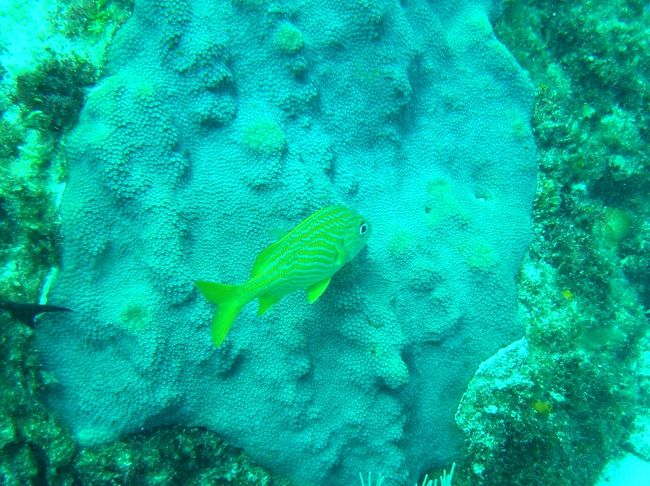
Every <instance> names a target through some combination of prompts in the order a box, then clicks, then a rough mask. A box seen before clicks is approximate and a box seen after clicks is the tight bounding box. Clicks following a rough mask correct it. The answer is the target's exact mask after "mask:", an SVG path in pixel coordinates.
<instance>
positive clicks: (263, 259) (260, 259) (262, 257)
mask: <svg viewBox="0 0 650 486" xmlns="http://www.w3.org/2000/svg"><path fill="white" fill-rule="evenodd" d="M278 243H280V242H279V241H276V242H275V243H271V244H270V245H269V246H267V247H266V248H264V249H263V250H262V251H261V252H260V254H259V255H257V258H256V259H255V263H253V268H252V269H251V278H252V277H257V276H258V275H259V274H260V273H261V272H262V271H263V270H264V269H265V268H266V267H267V266H268V264H269V261H270V260H271V257H272V256H273V253H274V252H275V249H276V248H277V246H278Z"/></svg>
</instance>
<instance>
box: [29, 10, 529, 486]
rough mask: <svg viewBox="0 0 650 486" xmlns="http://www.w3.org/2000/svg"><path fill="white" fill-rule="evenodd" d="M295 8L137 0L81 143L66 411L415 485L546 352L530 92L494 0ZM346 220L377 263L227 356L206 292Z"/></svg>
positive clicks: (339, 477) (69, 220)
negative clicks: (524, 258) (318, 229)
mask: <svg viewBox="0 0 650 486" xmlns="http://www.w3.org/2000/svg"><path fill="white" fill-rule="evenodd" d="M283 5H284V4H283V3H273V5H271V4H270V3H266V2H260V1H255V2H252V1H246V2H242V1H240V2H232V3H230V2H205V1H199V0H195V1H189V0H187V1H184V0H175V1H173V0H167V1H163V0H157V1H154V0H143V1H141V2H136V7H135V11H134V14H133V17H132V18H131V19H130V20H129V21H128V22H127V23H126V24H125V25H124V27H123V28H122V30H121V31H120V32H119V33H118V35H117V37H116V40H115V42H114V44H113V46H112V49H111V52H110V56H109V57H110V61H109V63H108V67H107V70H106V77H105V78H104V79H103V80H102V81H101V82H100V83H99V85H98V86H97V87H96V88H95V89H94V90H93V91H92V92H91V93H90V96H89V100H88V103H87V105H86V107H85V108H84V110H83V112H82V114H81V118H80V122H79V125H78V126H77V128H76V129H75V130H74V132H73V134H72V136H71V137H70V139H69V140H68V147H69V150H68V158H69V170H70V173H69V182H68V186H67V190H66V193H65V196H64V200H63V204H62V218H63V238H64V241H63V247H64V255H63V271H62V273H61V277H60V279H59V281H58V284H57V288H56V290H55V293H56V300H57V302H58V303H60V304H61V305H66V306H67V307H71V308H73V309H75V311H76V312H75V313H74V314H73V315H72V317H70V316H65V318H48V319H49V320H50V322H43V323H42V326H41V331H42V332H40V334H39V336H38V339H39V346H40V348H41V349H42V352H43V359H44V362H45V365H46V367H47V368H48V369H49V370H51V371H52V372H53V373H55V375H56V377H57V378H58V380H59V384H58V385H56V386H52V387H51V388H50V390H49V398H50V401H51V403H52V404H53V405H54V406H55V407H56V409H58V410H60V412H61V413H62V414H63V416H64V418H65V419H66V420H67V422H68V423H69V424H70V426H71V427H72V429H73V430H74V432H75V434H76V436H77V438H78V440H79V441H81V442H82V443H85V444H92V443H100V442H104V441H107V440H110V439H113V438H115V437H117V436H120V435H123V434H126V433H129V432H133V431H137V430H141V429H142V428H149V427H152V426H155V425H159V424H171V423H180V424H187V425H201V426H205V427H207V428H209V429H211V430H214V431H216V432H218V433H220V434H221V435H223V436H224V437H225V438H227V439H228V440H230V441H231V442H232V443H233V444H234V445H236V446H239V447H242V448H244V449H245V450H246V451H247V452H248V453H249V455H250V456H251V457H252V458H253V459H254V460H256V461H258V462H259V463H261V464H264V465H267V466H269V467H270V468H272V469H273V470H274V471H276V472H278V473H281V474H287V475H288V476H290V477H292V478H293V479H294V480H296V481H302V482H310V483H315V484H322V485H328V484H332V485H338V484H350V482H354V481H355V478H356V477H357V474H358V472H359V471H368V470H372V471H377V472H383V473H384V475H385V476H387V477H390V478H393V479H394V480H396V481H397V482H398V483H401V484H404V483H405V482H406V480H407V479H409V480H410V481H411V482H413V480H414V479H416V477H417V476H418V474H419V473H420V471H421V470H422V469H423V468H424V467H426V466H429V465H431V464H434V463H439V462H444V461H446V460H447V459H448V458H449V457H450V456H452V455H453V454H454V453H455V451H456V448H457V444H458V437H457V435H456V434H457V431H456V430H455V426H454V421H453V414H454V411H455V409H456V405H457V402H458V400H459V398H460V396H461V394H462V391H463V390H464V388H465V385H466V384H467V381H468V380H469V378H470V377H471V376H472V374H473V373H474V371H475V368H476V366H477V365H478V363H479V362H480V361H482V360H483V359H485V358H487V357H488V356H490V355H491V354H492V353H494V352H495V351H496V350H497V349H498V348H499V347H501V346H503V345H505V344H507V343H509V342H510V341H512V340H513V339H515V338H517V337H518V336H519V335H520V333H521V330H520V327H519V324H518V322H517V319H516V302H515V276H516V272H517V268H518V265H519V262H520V259H521V255H522V253H523V251H524V250H525V247H526V245H527V242H528V238H529V224H530V221H529V219H530V214H529V213H530V205H531V199H532V196H533V190H534V182H535V155H534V152H535V149H534V145H533V140H532V136H531V134H530V132H529V130H528V128H527V127H528V120H529V109H530V87H529V84H528V82H527V79H526V78H525V76H524V75H523V74H522V72H521V71H520V69H519V68H518V67H517V66H516V64H515V62H514V61H513V60H512V58H511V56H510V55H509V53H508V52H507V51H506V50H505V49H504V48H503V46H502V45H501V44H500V43H499V42H498V41H496V40H495V38H494V36H493V33H492V28H491V24H490V17H491V15H493V14H495V13H496V6H495V5H492V4H491V3H490V2H469V1H466V2H433V3H432V2H426V1H423V0H421V1H414V2H409V3H408V4H407V5H404V6H401V5H399V4H398V3H394V4H393V3H391V4H387V3H385V2H375V1H372V0H371V1H366V2H355V3H353V4H350V3H349V2H344V1H339V2H326V3H324V2H317V1H301V2H297V3H296V2H287V4H286V6H283ZM287 29H290V30H287ZM332 203H342V204H346V205H348V206H350V207H352V208H354V209H356V210H357V211H359V212H360V213H362V214H364V215H365V216H367V218H368V219H369V220H370V221H371V223H372V224H373V227H374V232H373V234H372V236H371V238H370V241H369V243H368V246H367V250H365V251H364V253H363V254H362V255H360V257H359V258H357V259H356V260H355V261H354V262H353V263H351V264H350V265H348V266H347V267H346V268H344V269H343V270H342V271H341V272H339V273H338V274H337V275H336V276H335V278H334V279H333V282H332V284H331V286H330V288H329V289H328V290H327V292H326V293H325V295H324V296H323V297H322V299H321V300H319V301H318V302H317V303H315V304H314V305H313V306H310V305H308V304H307V302H306V301H305V297H304V295H302V294H300V293H296V294H292V295H290V296H288V297H286V298H285V299H283V300H282V301H281V302H280V303H279V304H277V305H276V306H274V308H273V309H272V310H270V311H269V312H268V313H267V314H265V315H264V316H263V317H257V316H256V315H255V313H256V309H255V305H250V306H248V307H246V308H245V309H244V310H243V313H242V314H241V316H240V317H239V319H238V321H237V322H236V323H235V325H234V327H233V329H232V331H231V333H230V335H229V337H228V339H227V340H226V342H225V343H224V346H223V347H222V348H220V349H215V348H214V347H213V346H212V344H211V342H210V333H209V330H208V326H209V322H210V319H211V315H212V312H213V309H212V308H211V306H210V305H208V304H207V303H206V302H204V301H203V300H202V299H201V298H200V296H199V295H198V292H197V291H196V289H195V288H194V286H193V285H192V282H193V281H194V280H197V279H207V280H216V281H222V282H226V283H236V282H241V281H243V280H244V279H246V278H247V276H248V272H249V270H250V266H251V265H252V262H253V260H254V258H255V256H256V255H257V253H258V252H259V251H260V250H261V249H262V248H264V247H265V246H266V245H268V244H269V243H270V242H271V241H272V236H271V235H272V231H273V230H274V229H278V228H286V229H289V228H291V227H293V226H294V225H295V223H297V222H298V221H299V220H300V219H301V218H302V217H304V216H306V215H307V214H309V213H310V212H312V211H313V210H315V209H318V208H320V207H323V206H325V205H328V204H332ZM55 319H56V322H55ZM297 458H299V460H297Z"/></svg>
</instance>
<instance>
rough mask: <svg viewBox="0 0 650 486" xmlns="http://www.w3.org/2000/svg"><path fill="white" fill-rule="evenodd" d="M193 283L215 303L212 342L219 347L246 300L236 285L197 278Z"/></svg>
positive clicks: (204, 295) (207, 298)
mask: <svg viewBox="0 0 650 486" xmlns="http://www.w3.org/2000/svg"><path fill="white" fill-rule="evenodd" d="M195 285H196V287H197V288H198V289H199V290H200V291H201V294H202V295H203V297H205V298H206V300H208V301H209V302H212V303H213V304H216V305H217V312H215V314H214V318H213V319H212V342H213V343H214V345H215V346H217V347H219V346H221V343H223V342H224V340H225V339H226V336H227V335H228V331H230V328H231V327H232V324H233V322H235V319H236V318H237V316H238V315H239V312H240V311H241V309H242V307H244V305H246V303H247V302H248V300H247V299H245V298H243V297H242V292H241V289H240V287H239V286H237V285H225V284H220V283H215V282H206V281H205V280H199V281H198V282H195Z"/></svg>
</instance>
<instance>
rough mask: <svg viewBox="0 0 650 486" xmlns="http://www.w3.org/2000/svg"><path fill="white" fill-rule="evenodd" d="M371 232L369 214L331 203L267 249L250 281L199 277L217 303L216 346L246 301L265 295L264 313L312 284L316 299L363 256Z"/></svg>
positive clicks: (309, 293) (205, 292) (208, 296)
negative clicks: (236, 282)
mask: <svg viewBox="0 0 650 486" xmlns="http://www.w3.org/2000/svg"><path fill="white" fill-rule="evenodd" d="M369 235H370V225H369V224H368V222H367V221H366V220H365V218H363V216H361V215H359V214H357V213H355V212H354V211H352V210H351V209H348V208H346V207H343V206H329V207H326V208H323V209H321V210H319V211H316V212H315V213H313V214H312V215H311V216H308V217H307V218H306V219H304V220H303V221H302V222H301V223H300V224H299V225H298V226H296V227H295V228H294V229H293V230H291V231H290V232H289V233H288V234H286V235H285V236H284V237H283V238H281V239H280V240H278V241H276V242H275V243H273V244H271V245H269V246H268V247H267V248H265V249H264V250H262V252H261V253H260V254H259V255H258V256H257V259H256V260H255V263H254V264H253V269H252V270H251V275H250V278H249V279H248V281H247V282H244V283H243V284H240V285H225V284H220V283H214V282H206V281H198V282H196V286H197V287H198V289H199V290H200V291H201V293H202V294H203V296H204V297H205V298H206V299H207V300H208V301H210V302H212V303H213V304H216V305H217V312H216V313H215V315H214V318H213V319H212V341H213V342H214V344H215V346H221V343H223V341H224V340H225V339H226V335H227V334H228V331H229V330H230V327H231V326H232V323H233V322H234V321H235V319H236V318H237V315H238V314H239V312H240V311H241V309H242V307H244V306H245V305H246V304H247V303H248V302H250V301H251V300H253V299H257V298H259V299H260V301H259V310H258V315H262V314H264V312H266V311H267V310H268V308H269V307H271V306H272V305H273V304H275V303H276V302H277V301H278V300H280V299H281V298H282V297H284V296H285V295H287V294H288V293H290V292H293V291H295V290H299V289H307V300H308V301H309V303H310V304H312V303H314V302H316V300H317V299H318V298H319V297H320V296H321V295H322V294H323V292H325V289H327V286H328V285H329V283H330V279H331V278H332V275H334V274H335V273H336V272H337V271H338V270H339V269H340V268H341V267H342V266H343V265H345V264H346V263H348V262H349V261H350V260H352V259H353V258H354V257H355V256H357V254H358V253H359V252H360V251H361V249H362V248H363V247H364V246H365V244H366V241H367V240H368V236H369Z"/></svg>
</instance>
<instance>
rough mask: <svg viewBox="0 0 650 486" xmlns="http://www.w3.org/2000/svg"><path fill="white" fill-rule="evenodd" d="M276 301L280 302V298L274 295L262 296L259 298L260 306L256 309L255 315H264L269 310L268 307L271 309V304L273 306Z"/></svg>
mask: <svg viewBox="0 0 650 486" xmlns="http://www.w3.org/2000/svg"><path fill="white" fill-rule="evenodd" d="M278 300H280V297H277V296H275V295H263V296H261V297H260V306H259V308H258V309H257V315H258V316H261V315H262V314H264V313H265V312H266V311H267V310H269V307H271V306H272V305H273V304H275V303H276V302H277V301H278Z"/></svg>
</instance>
